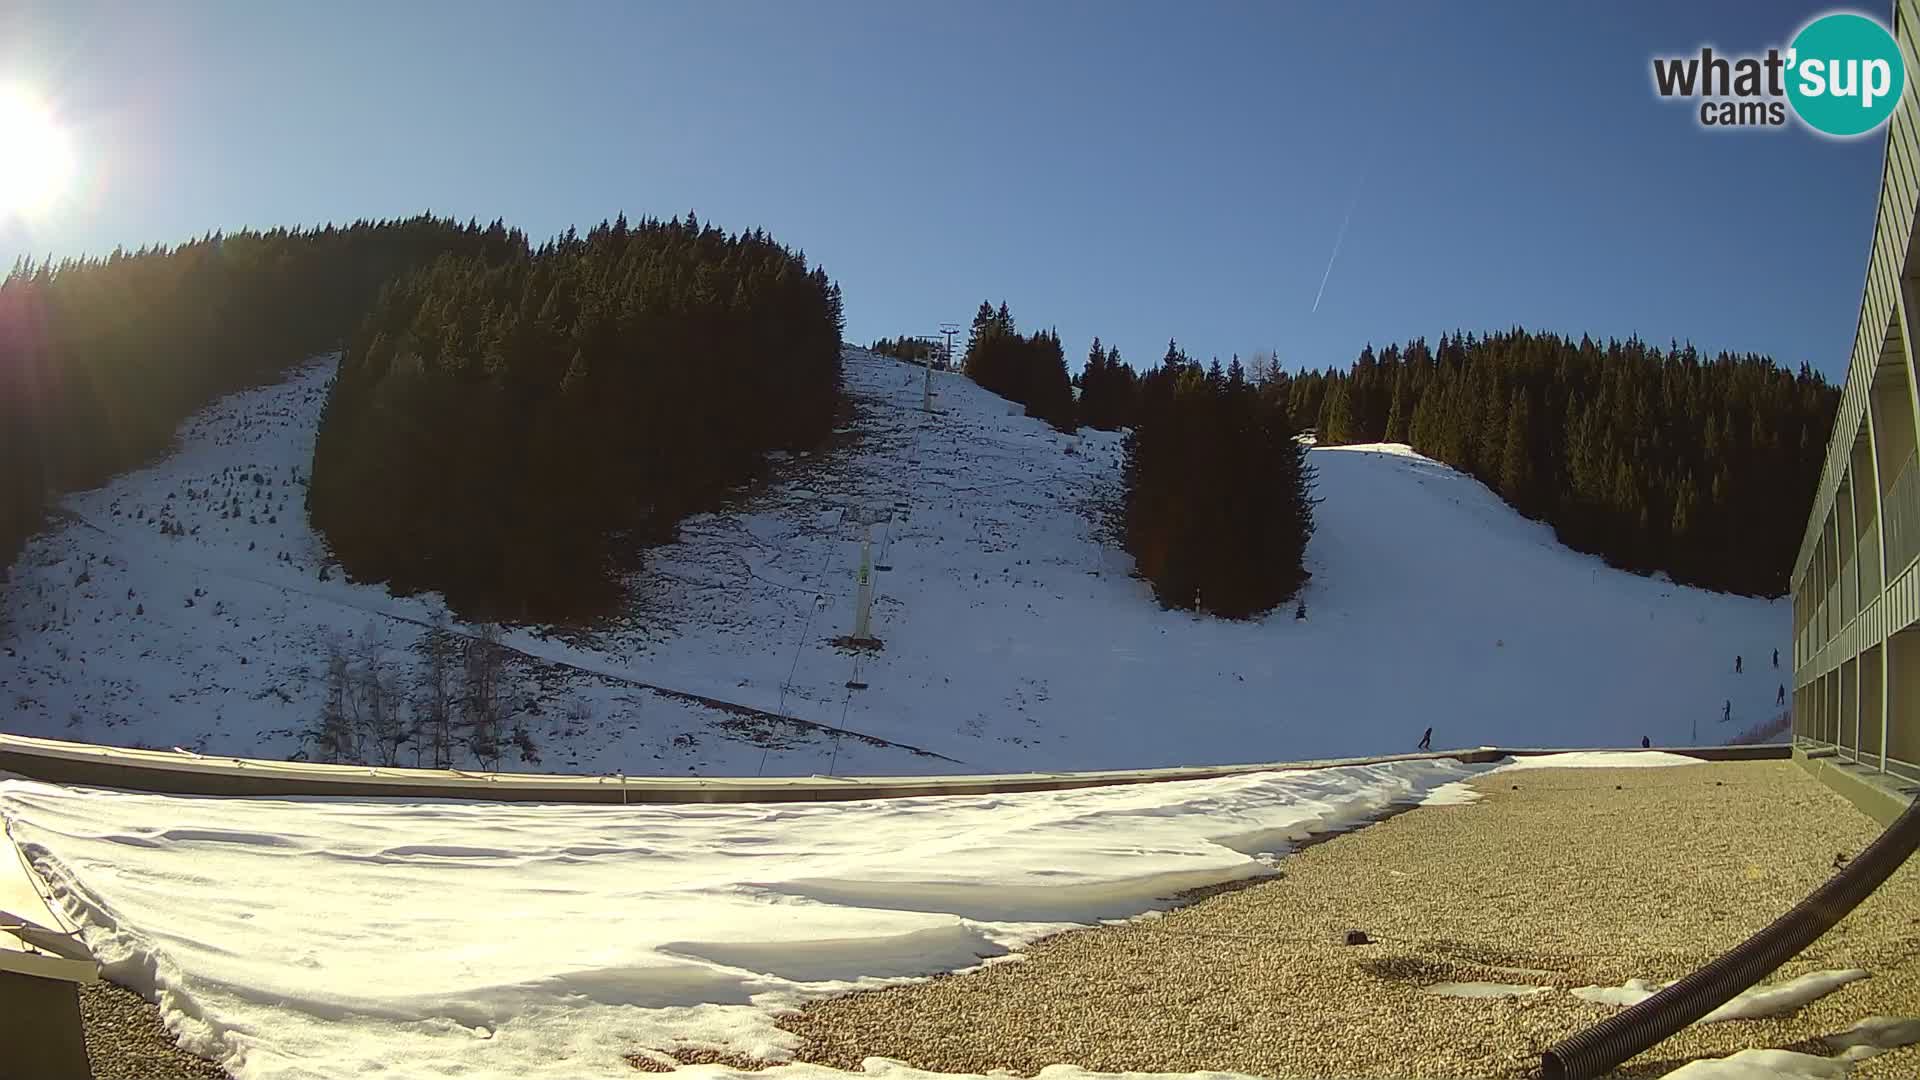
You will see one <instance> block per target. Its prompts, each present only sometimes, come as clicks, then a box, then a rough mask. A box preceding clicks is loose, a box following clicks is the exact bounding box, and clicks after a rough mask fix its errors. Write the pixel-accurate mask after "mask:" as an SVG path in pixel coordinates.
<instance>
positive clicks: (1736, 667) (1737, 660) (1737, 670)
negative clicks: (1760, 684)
mask: <svg viewBox="0 0 1920 1080" xmlns="http://www.w3.org/2000/svg"><path fill="white" fill-rule="evenodd" d="M1733 673H1734V674H1735V675H1738V674H1740V658H1739V657H1738V656H1735V657H1734V658H1733Z"/></svg>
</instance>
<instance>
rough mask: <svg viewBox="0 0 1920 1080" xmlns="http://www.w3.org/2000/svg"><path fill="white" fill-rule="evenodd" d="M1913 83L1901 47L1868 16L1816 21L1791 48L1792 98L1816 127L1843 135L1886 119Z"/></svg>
mask: <svg viewBox="0 0 1920 1080" xmlns="http://www.w3.org/2000/svg"><path fill="white" fill-rule="evenodd" d="M1906 88H1907V66H1906V63H1905V61H1903V60H1902V59H1901V57H1900V46H1899V44H1898V43H1897V42H1895V41H1894V40H1893V35H1892V34H1889V33H1887V30H1886V28H1885V27H1883V26H1881V25H1880V24H1879V23H1877V22H1874V21H1873V20H1872V19H1869V18H1867V17H1866V16H1865V15H1854V14H1852V13H1850V12H1838V13H1836V14H1833V15H1822V16H1821V17H1820V18H1818V19H1815V20H1813V21H1812V22H1810V23H1808V24H1807V25H1806V28H1805V29H1803V30H1801V31H1800V33H1799V35H1798V36H1797V37H1795V38H1794V39H1793V44H1792V46H1791V47H1790V48H1789V49H1788V52H1787V100H1789V101H1791V102H1792V103H1793V111H1794V112H1796V113H1798V114H1799V115H1800V119H1802V120H1804V121H1806V122H1807V125H1808V126H1809V127H1811V128H1813V129H1814V130H1815V131H1819V132H1823V133H1825V134H1828V135H1834V136H1839V137H1841V138H1846V137H1850V136H1853V135H1864V134H1866V133H1867V132H1869V131H1872V130H1873V129H1875V128H1877V127H1879V126H1880V125H1881V124H1883V123H1885V122H1886V119H1887V117H1889V116H1892V115H1893V110H1894V107H1895V106H1897V105H1899V104H1900V95H1901V93H1902V92H1904V91H1905V90H1906Z"/></svg>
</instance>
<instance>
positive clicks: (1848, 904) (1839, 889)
mask: <svg viewBox="0 0 1920 1080" xmlns="http://www.w3.org/2000/svg"><path fill="white" fill-rule="evenodd" d="M1915 848H1920V800H1916V801H1915V802H1914V803H1913V805H1911V806H1909V807H1907V809H1906V812H1905V813H1903V814H1901V815H1900V816H1899V817H1898V818H1896V819H1894V822H1893V824H1892V825H1889V826H1887V831H1885V832H1883V833H1881V834H1880V838H1879V839H1877V840H1875V841H1874V842H1873V843H1872V844H1871V845H1869V846H1868V848H1867V849H1866V850H1865V851H1862V852H1861V853H1860V854H1859V855H1857V856H1855V857H1854V859H1853V861H1852V862H1849V863H1848V864H1847V865H1846V868H1845V869H1843V870H1841V871H1840V872H1839V873H1837V874H1835V875H1833V877H1831V878H1829V879H1827V883H1826V884H1824V885H1822V886H1820V887H1819V888H1818V889H1815V890H1814V891H1813V894H1812V895H1811V896H1808V897H1807V898H1806V899H1805V900H1802V901H1800V902H1799V903H1798V904H1795V905H1794V906H1793V907H1792V908H1791V909H1789V910H1788V911H1787V913H1786V914H1785V915H1782V916H1780V917H1779V918H1777V919H1775V920H1773V922H1772V923H1770V924H1769V925H1768V926H1767V927H1766V929H1764V930H1761V931H1760V932H1759V933H1757V934H1755V935H1753V936H1752V937H1750V938H1748V939H1747V940H1745V941H1743V942H1741V943H1740V944H1738V945H1736V946H1734V947H1733V949H1732V950H1730V951H1729V952H1727V953H1725V954H1723V955H1721V956H1720V957H1719V958H1718V959H1716V960H1715V961H1713V962H1712V963H1711V964H1708V965H1707V966H1706V967H1703V968H1701V969H1700V970H1698V971H1696V972H1694V973H1693V974H1691V975H1688V976H1687V977H1686V978H1684V979H1681V980H1680V981H1679V982H1676V983H1674V984H1673V985H1672V986H1669V987H1667V988H1666V989H1665V990H1662V991H1660V992H1659V993H1657V994H1655V995H1653V996H1652V997H1650V998H1648V999H1646V1000H1645V1001H1642V1002H1641V1003H1640V1004H1638V1005H1635V1006H1632V1007H1631V1008H1627V1009H1623V1010H1621V1011H1620V1012H1619V1013H1617V1014H1615V1015H1613V1016H1610V1017H1608V1018H1606V1019H1605V1020H1602V1021H1600V1022H1599V1023H1597V1024H1595V1025H1593V1026H1592V1027H1590V1028H1588V1029H1587V1030H1585V1031H1582V1032H1580V1033H1579V1034H1578V1035H1574V1036H1572V1037H1571V1038H1567V1039H1562V1040H1561V1041H1559V1042H1557V1043H1555V1044H1553V1046H1551V1047H1549V1048H1548V1049H1547V1051H1546V1053H1545V1054H1543V1055H1542V1056H1541V1062H1540V1069H1541V1074H1542V1077H1543V1080H1593V1078H1594V1077H1596V1076H1599V1075H1601V1074H1602V1073H1605V1072H1606V1071H1607V1070H1609V1069H1611V1068H1613V1067H1614V1066H1615V1065H1618V1064H1620V1063H1621V1062H1623V1061H1625V1060H1627V1059H1628V1058H1630V1057H1632V1056H1634V1055H1635V1054H1638V1053H1640V1052H1641V1051H1643V1050H1645V1049H1647V1048H1648V1047H1650V1046H1652V1045H1653V1044H1655V1043H1657V1042H1659V1041H1660V1040H1662V1039H1665V1038H1666V1037H1668V1036H1669V1035H1672V1034H1673V1033H1674V1032H1676V1031H1679V1030H1680V1029H1681V1028H1683V1027H1686V1026H1687V1025H1688V1024H1691V1023H1693V1022H1694V1021H1695V1020H1698V1019H1700V1018H1701V1017H1703V1016H1705V1015H1707V1014H1708V1013H1710V1012H1712V1011H1713V1010H1715V1009H1717V1008H1719V1007H1720V1006H1722V1005H1724V1004H1726V1003H1727V1002H1728V1001H1729V1000H1731V999H1732V998H1733V997H1734V995H1736V994H1738V993H1740V992H1741V991H1742V990H1745V989H1746V988H1748V987H1750V986H1752V985H1753V984H1754V983H1757V982H1759V981H1760V980H1761V979H1762V978H1764V977H1766V975H1767V974H1768V973H1769V972H1771V971H1773V969H1775V968H1777V967H1779V966H1780V965H1781V964H1784V963H1786V962H1787V961H1788V960H1791V959H1792V958H1793V957H1794V955H1795V954H1797V953H1799V952H1800V950H1802V949H1804V948H1806V947H1807V946H1808V945H1811V944H1813V942H1814V941H1815V940H1816V939H1818V938H1819V937H1820V935H1822V934H1824V933H1826V932H1827V931H1828V930H1831V929H1833V926H1834V924H1835V923H1837V922H1839V921H1840V920H1841V919H1843V918H1845V917H1846V915H1847V913H1848V912H1850V911H1852V910H1853V909H1854V908H1856V907H1858V906H1859V905H1860V902H1861V901H1862V900H1865V899H1866V898H1867V897H1868V896H1869V895H1871V894H1872V893H1873V890H1875V889H1877V888H1879V887H1880V883H1881V882H1883V881H1885V880H1887V878H1888V877H1890V876H1891V875H1892V874H1893V872H1894V871H1895V870H1898V869H1900V864H1902V863H1904V862H1906V861H1907V857H1908V856H1910V855H1912V854H1913V852H1914V849H1915Z"/></svg>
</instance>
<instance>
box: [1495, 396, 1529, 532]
mask: <svg viewBox="0 0 1920 1080" xmlns="http://www.w3.org/2000/svg"><path fill="white" fill-rule="evenodd" d="M1530 412H1531V407H1530V406H1529V405H1528V404H1527V395H1526V394H1525V392H1523V391H1521V390H1515V391H1514V392H1513V399H1512V402H1511V403H1510V404H1509V405H1508V406H1507V436H1506V440H1505V445H1504V446H1502V448H1501V455H1500V458H1501V460H1500V495H1501V497H1503V498H1505V499H1506V500H1507V501H1508V502H1509V503H1512V504H1513V506H1514V508H1515V509H1517V510H1519V511H1520V512H1521V513H1523V514H1526V513H1530V512H1531V510H1532V508H1533V449H1532V440H1533V433H1532V423H1531V417H1530Z"/></svg>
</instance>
